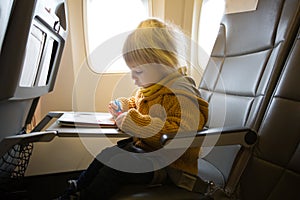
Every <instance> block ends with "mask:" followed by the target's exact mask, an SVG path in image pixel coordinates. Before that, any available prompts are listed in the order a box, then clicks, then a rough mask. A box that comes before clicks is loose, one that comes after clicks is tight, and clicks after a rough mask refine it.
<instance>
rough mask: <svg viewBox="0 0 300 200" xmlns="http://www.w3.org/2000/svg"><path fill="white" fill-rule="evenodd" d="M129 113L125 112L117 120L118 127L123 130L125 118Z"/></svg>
mask: <svg viewBox="0 0 300 200" xmlns="http://www.w3.org/2000/svg"><path fill="white" fill-rule="evenodd" d="M126 115H127V112H123V113H121V114H120V115H118V117H117V118H116V120H115V121H116V125H117V126H118V127H119V128H120V129H121V127H122V124H123V121H124V118H125V117H126Z"/></svg>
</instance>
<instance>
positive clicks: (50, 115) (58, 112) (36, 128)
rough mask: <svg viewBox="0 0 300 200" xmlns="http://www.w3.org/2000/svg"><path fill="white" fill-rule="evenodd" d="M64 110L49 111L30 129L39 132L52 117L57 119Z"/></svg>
mask: <svg viewBox="0 0 300 200" xmlns="http://www.w3.org/2000/svg"><path fill="white" fill-rule="evenodd" d="M63 113H64V112H61V111H57V112H49V113H48V114H47V115H46V116H45V117H44V118H43V119H42V120H41V121H40V122H39V123H38V124H37V125H36V126H35V127H34V129H33V130H32V132H39V131H41V130H43V129H45V127H47V125H48V124H49V123H50V122H51V121H52V120H53V119H54V120H56V119H58V118H59V117H60V116H62V114H63Z"/></svg>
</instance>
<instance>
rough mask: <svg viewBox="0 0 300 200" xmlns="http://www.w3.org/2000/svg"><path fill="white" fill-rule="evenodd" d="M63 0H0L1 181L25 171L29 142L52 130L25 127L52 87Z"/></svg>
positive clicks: (63, 32) (63, 31)
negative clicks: (43, 96)
mask: <svg viewBox="0 0 300 200" xmlns="http://www.w3.org/2000/svg"><path fill="white" fill-rule="evenodd" d="M66 16H67V13H66V9H65V1H64V0H51V1H49V0H6V1H1V3H0V26H1V30H0V47H1V49H0V66H1V67H0V127H1V132H0V180H1V181H0V186H1V188H0V189H1V190H0V192H2V190H3V188H2V187H6V182H7V181H10V180H11V179H12V178H20V177H22V176H23V175H24V173H25V170H26V166H27V164H28V160H29V157H30V155H31V152H32V147H33V145H32V142H38V141H49V140H51V139H52V138H53V137H54V136H55V132H49V133H47V132H43V133H42V132H40V133H39V132H35V133H29V132H30V131H29V130H28V129H27V125H28V124H30V123H31V121H32V118H33V115H34V112H35V110H36V106H37V104H38V101H39V98H40V96H42V95H44V94H47V93H49V92H51V91H52V90H53V87H54V83H55V78H56V74H57V71H58V67H59V64H60V60H61V55H62V52H63V49H64V45H65V40H66V36H67V29H68V27H67V21H66V19H67V17H66Z"/></svg>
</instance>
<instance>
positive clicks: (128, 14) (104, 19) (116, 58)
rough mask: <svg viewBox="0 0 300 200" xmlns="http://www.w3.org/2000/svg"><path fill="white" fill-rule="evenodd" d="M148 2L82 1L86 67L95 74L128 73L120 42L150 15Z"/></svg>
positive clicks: (137, 0) (144, 0)
mask: <svg viewBox="0 0 300 200" xmlns="http://www.w3.org/2000/svg"><path fill="white" fill-rule="evenodd" d="M148 1H149V0H130V1H124V0H109V1H107V0H86V1H85V5H84V11H85V41H86V51H87V55H88V56H87V57H88V63H89V66H90V67H91V68H92V70H93V71H95V72H97V73H106V72H108V73H119V72H128V71H129V70H128V67H127V66H126V64H125V61H124V60H123V58H122V53H121V52H122V46H123V42H124V40H125V38H126V34H128V33H129V32H130V31H131V30H133V29H134V28H136V27H137V25H138V24H139V22H140V21H142V20H144V19H146V18H147V17H148V16H149V9H148ZM102 55H103V56H102Z"/></svg>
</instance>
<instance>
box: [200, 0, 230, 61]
mask: <svg viewBox="0 0 300 200" xmlns="http://www.w3.org/2000/svg"><path fill="white" fill-rule="evenodd" d="M224 10H225V1H220V0H204V1H203V4H202V10H201V17H200V22H199V23H200V26H199V27H200V29H199V32H198V34H199V35H198V43H199V45H200V48H201V49H200V50H199V51H198V53H199V55H198V58H199V60H198V63H199V64H200V66H201V67H205V66H206V64H207V62H208V59H209V56H210V54H211V51H212V48H213V45H214V43H215V40H216V38H217V34H218V30H219V27H220V21H221V18H222V16H223V14H224Z"/></svg>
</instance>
